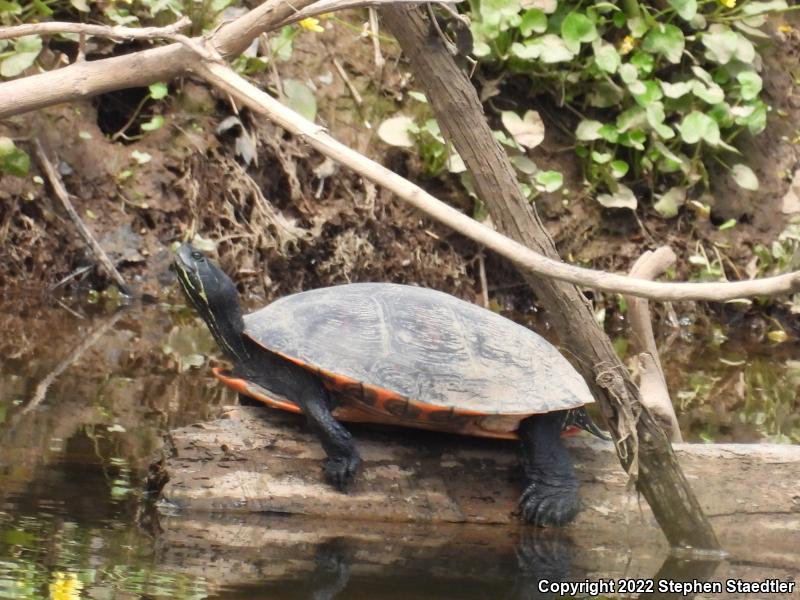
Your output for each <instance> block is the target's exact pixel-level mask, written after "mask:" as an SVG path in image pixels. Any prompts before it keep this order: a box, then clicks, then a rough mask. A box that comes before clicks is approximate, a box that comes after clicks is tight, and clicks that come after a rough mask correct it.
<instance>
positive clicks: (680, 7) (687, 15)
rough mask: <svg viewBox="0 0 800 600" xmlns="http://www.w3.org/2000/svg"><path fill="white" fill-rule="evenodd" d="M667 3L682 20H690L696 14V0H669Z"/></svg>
mask: <svg viewBox="0 0 800 600" xmlns="http://www.w3.org/2000/svg"><path fill="white" fill-rule="evenodd" d="M669 5H670V6H671V7H672V8H674V9H675V12H676V13H678V16H679V17H680V18H681V19H683V20H684V21H691V20H692V19H694V16H695V15H696V14H697V0H669Z"/></svg>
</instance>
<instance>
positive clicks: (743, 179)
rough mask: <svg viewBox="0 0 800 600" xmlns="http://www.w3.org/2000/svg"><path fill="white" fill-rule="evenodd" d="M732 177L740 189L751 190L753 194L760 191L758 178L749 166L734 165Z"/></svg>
mask: <svg viewBox="0 0 800 600" xmlns="http://www.w3.org/2000/svg"><path fill="white" fill-rule="evenodd" d="M731 175H732V176H733V180H734V181H735V182H736V184H737V185H738V186H739V187H740V188H742V189H745V190H750V191H752V192H755V191H756V190H757V189H758V177H756V174H755V173H753V169H751V168H750V167H748V166H747V165H743V164H742V163H739V164H737V165H733V169H732V170H731Z"/></svg>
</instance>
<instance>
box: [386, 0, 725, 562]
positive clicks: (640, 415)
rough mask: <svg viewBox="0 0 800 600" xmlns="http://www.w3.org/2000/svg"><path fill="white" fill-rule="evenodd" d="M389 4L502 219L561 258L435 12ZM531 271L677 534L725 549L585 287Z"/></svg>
mask: <svg viewBox="0 0 800 600" xmlns="http://www.w3.org/2000/svg"><path fill="white" fill-rule="evenodd" d="M381 10H382V14H383V15H384V17H386V18H385V19H384V22H385V23H386V25H387V26H388V27H389V29H390V30H391V32H392V33H393V34H394V35H395V37H396V38H397V40H398V41H399V43H400V45H401V47H402V48H403V52H404V54H405V55H406V57H407V58H408V60H409V62H410V64H411V68H412V71H413V72H414V75H415V77H416V79H417V81H418V82H419V83H420V84H421V85H422V87H423V89H424V91H425V94H426V95H427V97H428V100H429V101H430V103H431V105H432V107H433V110H434V113H435V114H436V118H437V120H438V121H439V125H440V126H441V129H442V131H443V132H444V134H445V136H446V138H447V139H448V140H450V141H451V142H452V144H453V146H454V147H455V149H456V150H457V151H458V153H459V154H460V155H461V157H462V158H463V159H464V163H465V164H466V166H467V168H468V169H469V171H470V173H471V174H472V175H473V178H474V182H475V189H476V191H477V193H478V195H479V196H480V197H481V199H482V200H483V201H484V203H485V204H486V206H487V207H488V209H489V213H490V214H491V216H492V220H493V222H494V223H495V224H496V226H497V227H498V229H499V230H500V231H501V232H502V233H504V234H506V235H507V236H509V237H511V238H513V239H514V240H516V241H518V242H520V243H522V244H524V245H526V246H528V247H530V248H533V249H534V250H536V251H537V252H540V253H542V254H544V255H545V256H548V257H550V258H555V259H558V252H557V251H556V249H555V246H554V244H553V241H552V239H551V238H550V236H549V234H548V233H547V230H546V229H545V228H544V226H543V225H542V222H541V221H540V219H539V218H538V216H537V214H536V212H535V210H534V209H532V208H531V207H530V204H529V203H528V202H527V200H526V199H525V198H524V197H523V196H522V194H521V193H520V191H519V186H518V185H517V179H516V175H515V173H514V171H513V167H512V165H511V163H510V162H509V160H508V157H507V156H506V154H505V152H504V151H503V149H502V148H501V147H500V144H499V143H498V142H497V141H495V139H494V137H493V136H492V133H491V130H490V128H489V125H488V123H487V121H486V118H485V116H484V114H483V108H482V106H481V103H480V100H479V98H478V95H477V93H476V91H475V88H474V86H473V85H472V83H471V82H470V81H469V79H468V78H467V77H466V75H464V73H462V71H461V70H460V69H459V68H458V67H457V66H456V63H455V61H454V60H453V57H452V56H451V55H450V54H449V53H448V51H447V49H446V47H445V46H444V43H443V42H442V40H441V38H440V37H439V35H438V33H437V32H436V30H435V29H434V28H432V27H431V26H430V24H429V20H428V17H427V15H426V14H425V13H424V12H422V11H420V10H418V9H411V8H407V7H398V6H394V7H386V8H383V9H381ZM523 275H524V277H525V279H526V281H527V282H528V283H529V284H530V286H531V287H532V288H533V289H534V290H535V292H536V296H537V298H538V299H539V301H540V302H541V303H542V304H543V305H544V307H545V308H546V309H547V311H548V318H549V319H550V321H551V323H553V325H554V326H555V330H556V331H558V333H559V336H560V337H561V340H562V342H563V344H564V345H565V346H566V348H567V349H568V350H569V356H570V357H571V358H572V359H573V362H574V363H575V366H576V368H577V369H578V370H579V371H580V372H581V374H582V375H583V376H584V377H585V378H586V381H587V382H588V383H589V385H590V387H591V389H592V391H593V393H594V394H595V397H596V398H597V399H598V401H599V403H600V405H601V407H602V410H603V414H604V416H605V418H606V419H607V421H608V424H609V425H610V428H611V430H612V432H613V435H614V439H615V441H616V445H617V453H618V455H619V458H620V461H621V462H622V465H623V466H624V468H625V469H626V471H627V472H629V473H630V474H631V475H632V476H633V477H634V478H635V481H636V485H637V487H638V489H639V490H640V491H641V492H642V494H643V495H644V497H645V498H646V499H647V501H648V503H649V504H650V506H651V507H652V509H653V512H654V514H655V516H656V518H657V519H658V522H659V523H660V524H661V528H662V531H663V532H664V534H665V536H666V537H667V539H668V540H669V542H670V544H671V545H672V546H675V547H691V548H703V549H718V548H719V542H718V541H717V538H716V536H715V534H714V531H713V529H712V528H711V526H710V524H709V522H708V520H707V519H706V518H705V516H704V515H703V511H702V510H701V508H700V505H699V504H698V502H697V500H696V498H695V497H694V494H693V493H692V490H691V488H690V487H689V484H688V482H687V481H686V478H685V477H684V475H683V473H682V472H681V469H680V465H679V464H678V461H677V460H676V458H675V454H674V453H673V451H672V448H671V446H670V444H669V440H668V439H667V437H666V435H665V434H664V431H663V430H662V429H661V428H660V427H659V425H658V423H657V422H656V421H655V419H654V418H653V416H652V415H651V414H650V412H649V411H647V410H646V408H645V407H644V406H643V405H642V402H641V398H640V395H639V390H638V389H637V387H636V386H635V384H634V383H633V381H632V380H631V378H630V374H629V373H628V370H627V368H626V367H625V366H624V365H623V364H622V362H621V361H620V360H619V358H618V357H617V355H616V353H615V352H614V349H613V347H612V345H611V341H610V340H609V339H608V337H607V336H606V335H605V333H604V332H603V331H602V330H601V329H600V327H599V326H598V325H597V323H596V322H595V320H594V315H593V314H592V311H591V307H590V305H589V303H588V302H587V300H586V299H585V298H584V296H583V294H582V293H581V292H580V290H579V289H578V288H577V287H576V286H574V285H571V284H565V283H561V282H558V281H555V280H551V279H546V278H542V277H539V276H536V275H531V274H529V273H523Z"/></svg>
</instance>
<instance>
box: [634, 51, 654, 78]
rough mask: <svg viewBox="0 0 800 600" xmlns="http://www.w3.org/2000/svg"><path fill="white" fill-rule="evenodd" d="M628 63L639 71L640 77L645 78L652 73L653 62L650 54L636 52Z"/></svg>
mask: <svg viewBox="0 0 800 600" xmlns="http://www.w3.org/2000/svg"><path fill="white" fill-rule="evenodd" d="M629 62H630V63H631V64H632V65H633V66H635V67H636V70H637V71H639V74H640V75H644V76H645V77H647V76H648V75H650V73H652V72H653V65H654V62H655V61H654V60H653V55H652V54H648V53H647V52H642V51H640V50H637V51H636V52H634V53H633V55H632V56H631V58H630V61H629Z"/></svg>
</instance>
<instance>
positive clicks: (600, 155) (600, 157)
mask: <svg viewBox="0 0 800 600" xmlns="http://www.w3.org/2000/svg"><path fill="white" fill-rule="evenodd" d="M591 156H592V160H593V161H594V162H596V163H597V164H598V165H604V164H606V163H607V162H609V161H610V160H611V159H612V158H614V155H613V154H611V152H596V151H593V152H592V155H591Z"/></svg>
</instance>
